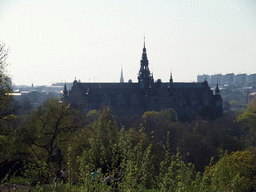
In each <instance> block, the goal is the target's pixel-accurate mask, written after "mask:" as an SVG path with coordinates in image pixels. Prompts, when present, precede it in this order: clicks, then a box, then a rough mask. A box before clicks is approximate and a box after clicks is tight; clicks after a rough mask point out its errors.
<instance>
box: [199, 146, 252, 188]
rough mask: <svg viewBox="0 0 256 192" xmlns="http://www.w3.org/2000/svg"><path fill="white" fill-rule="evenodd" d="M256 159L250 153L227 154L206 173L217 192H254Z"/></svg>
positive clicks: (208, 168)
mask: <svg viewBox="0 0 256 192" xmlns="http://www.w3.org/2000/svg"><path fill="white" fill-rule="evenodd" d="M255 173H256V157H255V155H253V154H252V153H251V152H249V151H237V152H232V153H231V154H230V155H227V154H225V155H224V156H223V157H222V158H221V159H220V160H219V161H218V162H217V163H216V164H215V165H213V166H209V167H207V168H206V171H205V172H204V177H208V178H209V180H210V183H211V188H212V189H213V190H214V191H215V190H217V191H253V189H255V187H256V182H255V181H256V180H255V179H256V174H255Z"/></svg>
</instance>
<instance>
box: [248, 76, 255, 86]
mask: <svg viewBox="0 0 256 192" xmlns="http://www.w3.org/2000/svg"><path fill="white" fill-rule="evenodd" d="M248 80H249V83H253V84H255V83H256V73H254V74H250V75H249V78H248Z"/></svg>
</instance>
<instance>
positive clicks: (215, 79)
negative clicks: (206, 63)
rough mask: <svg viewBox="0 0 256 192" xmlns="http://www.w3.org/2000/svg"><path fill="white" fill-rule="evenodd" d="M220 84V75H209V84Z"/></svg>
mask: <svg viewBox="0 0 256 192" xmlns="http://www.w3.org/2000/svg"><path fill="white" fill-rule="evenodd" d="M217 83H218V84H222V74H216V75H211V84H214V85H216V84H217Z"/></svg>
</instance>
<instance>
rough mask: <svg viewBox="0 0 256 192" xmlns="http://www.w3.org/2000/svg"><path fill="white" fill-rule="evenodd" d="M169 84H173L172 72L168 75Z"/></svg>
mask: <svg viewBox="0 0 256 192" xmlns="http://www.w3.org/2000/svg"><path fill="white" fill-rule="evenodd" d="M170 83H173V79H172V72H171V73H170Z"/></svg>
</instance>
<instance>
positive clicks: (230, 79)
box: [222, 73, 235, 85]
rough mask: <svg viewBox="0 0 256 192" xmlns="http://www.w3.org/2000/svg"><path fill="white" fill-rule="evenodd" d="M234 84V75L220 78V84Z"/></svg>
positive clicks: (230, 74) (229, 74)
mask: <svg viewBox="0 0 256 192" xmlns="http://www.w3.org/2000/svg"><path fill="white" fill-rule="evenodd" d="M234 82H235V75H234V73H228V74H226V75H223V76H222V83H223V84H224V85H225V84H227V85H233V84H234Z"/></svg>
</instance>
